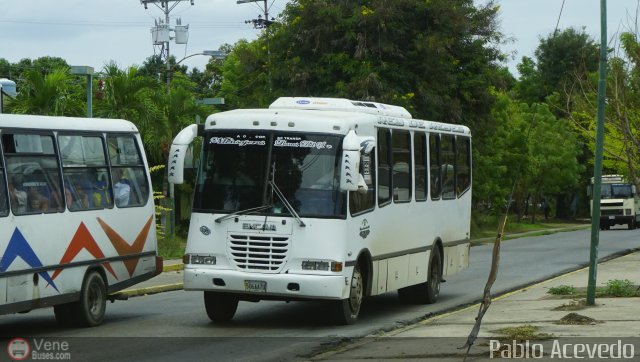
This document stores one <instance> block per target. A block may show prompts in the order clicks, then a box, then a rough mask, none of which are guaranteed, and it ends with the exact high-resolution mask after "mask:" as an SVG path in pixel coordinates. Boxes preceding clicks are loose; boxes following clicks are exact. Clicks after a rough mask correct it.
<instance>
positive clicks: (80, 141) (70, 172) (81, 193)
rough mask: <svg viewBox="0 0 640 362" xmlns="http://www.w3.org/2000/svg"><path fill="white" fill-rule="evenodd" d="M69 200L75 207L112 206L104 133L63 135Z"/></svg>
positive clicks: (62, 149)
mask: <svg viewBox="0 0 640 362" xmlns="http://www.w3.org/2000/svg"><path fill="white" fill-rule="evenodd" d="M58 143H59V145H60V155H61V158H62V166H63V174H64V181H65V182H64V183H65V188H64V192H65V200H66V203H67V207H68V208H69V210H71V211H78V210H95V209H104V208H111V207H112V206H113V197H112V196H111V193H110V191H109V187H108V185H109V181H108V177H107V175H108V168H107V156H106V152H105V147H104V142H103V140H102V137H101V136H99V135H96V136H85V135H82V136H80V135H59V136H58Z"/></svg>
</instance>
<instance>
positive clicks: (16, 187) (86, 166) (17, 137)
mask: <svg viewBox="0 0 640 362" xmlns="http://www.w3.org/2000/svg"><path fill="white" fill-rule="evenodd" d="M0 139H1V140H2V142H1V143H0V314H8V313H18V312H20V313H22V312H27V311H29V310H31V309H34V308H42V307H50V306H53V309H54V312H55V317H56V319H57V320H58V322H60V323H61V324H63V325H77V326H95V325H98V324H100V323H101V322H102V321H103V319H104V315H105V309H106V301H107V300H108V299H112V300H113V299H114V298H117V297H118V295H117V294H114V293H116V292H118V291H120V290H122V289H124V288H127V287H129V286H131V285H133V284H136V283H138V282H141V281H143V280H146V279H149V278H151V277H153V276H155V275H157V274H158V273H159V272H160V271H161V269H162V259H161V258H159V257H158V256H157V246H156V245H157V240H156V234H155V226H154V225H155V207H154V202H153V197H152V190H151V183H150V182H151V181H150V178H149V167H148V165H147V161H146V158H145V154H144V150H143V148H142V142H141V139H140V134H139V133H138V130H137V129H136V127H135V126H134V125H133V124H132V123H130V122H128V121H124V120H117V119H88V118H70V117H46V116H30V115H11V114H0Z"/></svg>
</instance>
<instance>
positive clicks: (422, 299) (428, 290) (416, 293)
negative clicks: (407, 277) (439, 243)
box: [398, 249, 442, 304]
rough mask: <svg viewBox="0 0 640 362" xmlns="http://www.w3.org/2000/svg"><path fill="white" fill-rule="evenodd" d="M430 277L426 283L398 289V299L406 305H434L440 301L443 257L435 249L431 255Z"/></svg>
mask: <svg viewBox="0 0 640 362" xmlns="http://www.w3.org/2000/svg"><path fill="white" fill-rule="evenodd" d="M428 268H429V269H428V270H429V275H428V276H427V281H426V282H424V283H420V284H416V285H412V286H410V287H406V288H402V289H398V297H399V298H400V300H401V301H403V302H405V303H414V304H433V303H435V302H436V301H438V296H439V295H440V282H441V281H442V255H440V250H438V249H435V250H434V251H433V252H432V253H431V259H430V260H429V265H428Z"/></svg>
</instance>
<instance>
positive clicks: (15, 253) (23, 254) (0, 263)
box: [0, 228, 60, 292]
mask: <svg viewBox="0 0 640 362" xmlns="http://www.w3.org/2000/svg"><path fill="white" fill-rule="evenodd" d="M17 257H20V259H22V260H24V261H25V262H26V263H27V264H29V266H30V267H32V268H40V267H42V262H41V261H40V259H39V258H38V256H37V255H36V253H35V252H34V251H33V249H32V248H31V246H30V245H29V243H28V242H27V240H26V239H25V238H24V236H23V235H22V233H21V232H20V230H18V228H16V229H15V230H14V231H13V235H11V239H10V240H9V245H8V246H7V249H6V250H5V251H4V255H2V258H0V272H6V271H7V269H9V266H11V264H12V263H13V261H14V260H16V258H17ZM39 274H40V276H41V277H42V278H43V279H44V280H46V281H47V283H49V284H50V285H51V286H53V288H54V289H55V290H56V291H57V292H60V291H59V290H58V287H57V286H56V285H55V283H54V282H53V280H52V279H51V276H50V275H49V273H47V272H45V271H43V272H40V273H39Z"/></svg>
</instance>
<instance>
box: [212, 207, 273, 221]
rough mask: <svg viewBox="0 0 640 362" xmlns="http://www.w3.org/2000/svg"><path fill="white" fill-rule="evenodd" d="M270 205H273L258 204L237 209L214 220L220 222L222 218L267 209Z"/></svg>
mask: <svg viewBox="0 0 640 362" xmlns="http://www.w3.org/2000/svg"><path fill="white" fill-rule="evenodd" d="M270 207H273V205H262V206H258V207H252V208H250V209H244V210H239V211H236V212H234V213H231V214H228V215H225V216H221V217H219V218H217V219H216V220H215V222H217V223H220V222H222V221H224V220H227V219H230V218H232V217H234V216H238V215H242V214H249V213H252V212H256V211H261V210H265V209H268V208H270Z"/></svg>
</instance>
